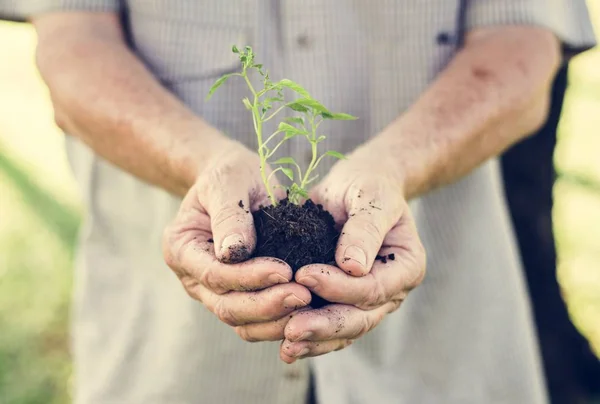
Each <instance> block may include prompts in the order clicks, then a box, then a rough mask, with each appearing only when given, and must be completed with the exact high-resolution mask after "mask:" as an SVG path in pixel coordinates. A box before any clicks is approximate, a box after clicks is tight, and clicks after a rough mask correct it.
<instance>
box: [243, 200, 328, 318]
mask: <svg viewBox="0 0 600 404" xmlns="http://www.w3.org/2000/svg"><path fill="white" fill-rule="evenodd" d="M252 215H253V216H254V225H255V226H256V235H257V243H256V250H255V252H254V256H255V257H275V258H279V259H281V260H283V261H285V262H287V263H288V264H289V265H290V266H291V267H292V270H293V271H294V273H296V271H297V270H298V269H300V268H301V267H303V266H304V265H308V264H333V265H335V247H336V244H337V241H338V237H339V235H340V234H339V232H338V231H337V230H336V229H335V222H334V220H333V217H332V216H331V214H330V213H329V212H327V211H326V210H324V209H323V207H322V206H321V205H315V204H314V203H313V202H312V201H311V200H308V201H306V202H305V203H304V205H302V206H298V205H294V204H293V203H290V202H289V201H288V200H287V199H284V200H282V201H281V202H280V203H279V205H277V206H268V207H266V208H262V209H260V210H258V211H256V212H254V213H253V214H252ZM327 303H328V302H327V301H326V300H325V299H322V298H321V297H319V296H317V295H315V294H313V296H312V302H311V304H310V305H311V306H312V307H314V308H317V307H322V306H324V305H325V304H327Z"/></svg>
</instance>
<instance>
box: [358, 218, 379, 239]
mask: <svg viewBox="0 0 600 404" xmlns="http://www.w3.org/2000/svg"><path fill="white" fill-rule="evenodd" d="M361 222H362V223H360V225H361V230H362V231H363V233H365V234H366V235H367V236H369V237H370V238H371V239H372V240H374V241H377V242H379V241H380V240H381V230H380V228H379V226H377V225H376V224H375V223H373V222H372V221H370V220H361Z"/></svg>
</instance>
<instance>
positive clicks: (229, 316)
mask: <svg viewBox="0 0 600 404" xmlns="http://www.w3.org/2000/svg"><path fill="white" fill-rule="evenodd" d="M213 312H214V313H215V315H216V316H217V318H218V319H219V320H221V321H222V322H224V323H225V324H228V325H230V326H236V325H239V321H238V319H237V316H235V315H234V314H233V311H232V310H231V308H230V307H229V306H228V305H227V304H226V303H225V300H224V299H219V300H218V302H217V304H216V305H215V307H214V311H213Z"/></svg>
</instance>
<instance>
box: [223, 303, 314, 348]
mask: <svg viewBox="0 0 600 404" xmlns="http://www.w3.org/2000/svg"><path fill="white" fill-rule="evenodd" d="M303 310H306V309H305V308H304V309H299V310H295V311H293V312H291V313H290V314H288V315H287V316H285V317H282V318H280V319H279V320H276V321H269V322H266V323H254V324H246V325H242V326H238V327H236V328H235V332H236V333H237V334H238V335H239V336H240V338H242V339H243V340H244V341H248V342H259V341H281V340H283V339H284V330H285V326H286V325H287V323H288V321H290V319H291V318H293V317H294V316H295V315H296V314H298V313H299V312H301V311H303Z"/></svg>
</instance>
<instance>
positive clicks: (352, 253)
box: [344, 245, 367, 267]
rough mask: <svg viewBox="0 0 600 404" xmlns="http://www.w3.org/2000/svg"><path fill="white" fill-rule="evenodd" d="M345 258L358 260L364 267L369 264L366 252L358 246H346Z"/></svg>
mask: <svg viewBox="0 0 600 404" xmlns="http://www.w3.org/2000/svg"><path fill="white" fill-rule="evenodd" d="M344 258H346V259H351V260H353V261H356V262H358V263H359V264H360V265H362V266H363V267H366V266H367V256H366V254H365V252H364V251H363V250H362V249H361V248H358V247H356V246H353V245H351V246H350V247H348V248H346V251H345V252H344Z"/></svg>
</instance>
